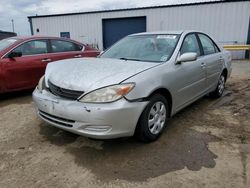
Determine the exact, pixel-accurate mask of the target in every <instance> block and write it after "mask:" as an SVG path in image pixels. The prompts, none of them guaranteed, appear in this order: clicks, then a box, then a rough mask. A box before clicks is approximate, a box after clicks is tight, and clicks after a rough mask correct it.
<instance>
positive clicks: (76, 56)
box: [74, 54, 82, 58]
mask: <svg viewBox="0 0 250 188" xmlns="http://www.w3.org/2000/svg"><path fill="white" fill-rule="evenodd" d="M80 57H82V55H81V54H79V55H75V56H74V58H80Z"/></svg>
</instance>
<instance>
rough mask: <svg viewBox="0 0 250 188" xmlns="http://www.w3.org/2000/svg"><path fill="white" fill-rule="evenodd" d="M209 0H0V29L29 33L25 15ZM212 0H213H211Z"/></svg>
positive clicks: (22, 33) (19, 33) (23, 33)
mask: <svg viewBox="0 0 250 188" xmlns="http://www.w3.org/2000/svg"><path fill="white" fill-rule="evenodd" d="M197 1H198V2H201V1H210V0H0V3H1V4H0V30H5V31H12V26H11V20H12V19H13V20H14V23H15V32H16V33H17V34H18V35H30V27H29V23H28V19H27V16H33V15H36V14H38V15H44V14H55V13H69V12H84V11H92V10H107V9H117V8H132V7H143V6H156V5H168V4H180V3H190V2H197ZM212 1H213V0H212Z"/></svg>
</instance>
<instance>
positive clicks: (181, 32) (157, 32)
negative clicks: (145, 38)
mask: <svg viewBox="0 0 250 188" xmlns="http://www.w3.org/2000/svg"><path fill="white" fill-rule="evenodd" d="M191 32H199V33H200V31H194V30H177V31H153V32H143V33H136V34H132V35H129V36H140V35H171V34H172V35H174V34H175V35H181V34H183V33H191Z"/></svg>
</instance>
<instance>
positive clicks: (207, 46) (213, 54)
mask: <svg viewBox="0 0 250 188" xmlns="http://www.w3.org/2000/svg"><path fill="white" fill-rule="evenodd" d="M198 37H199V40H200V44H201V46H202V53H203V55H202V58H203V61H204V63H205V66H206V85H207V90H209V89H211V88H213V87H215V86H216V85H217V83H218V80H219V77H220V74H221V72H222V68H223V58H222V55H221V52H220V50H219V48H218V47H217V46H216V44H215V42H214V41H213V40H212V39H211V38H209V37H208V36H207V35H205V34H201V33H199V34H198Z"/></svg>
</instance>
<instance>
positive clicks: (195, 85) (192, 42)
mask: <svg viewBox="0 0 250 188" xmlns="http://www.w3.org/2000/svg"><path fill="white" fill-rule="evenodd" d="M188 52H194V53H197V55H198V58H197V60H196V61H190V62H183V63H181V64H179V65H176V66H175V68H176V70H175V72H176V74H175V77H176V83H175V88H176V99H177V100H176V107H177V110H178V109H180V108H183V107H184V106H186V105H187V104H189V103H190V102H192V101H194V100H195V99H197V98H198V97H200V96H201V95H202V94H203V93H204V92H205V91H206V67H205V63H204V61H203V58H201V57H200V55H201V50H200V47H199V43H198V40H197V37H196V34H194V33H192V34H188V35H187V36H186V37H185V39H184V41H183V44H182V47H181V50H180V55H182V54H184V53H188Z"/></svg>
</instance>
